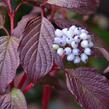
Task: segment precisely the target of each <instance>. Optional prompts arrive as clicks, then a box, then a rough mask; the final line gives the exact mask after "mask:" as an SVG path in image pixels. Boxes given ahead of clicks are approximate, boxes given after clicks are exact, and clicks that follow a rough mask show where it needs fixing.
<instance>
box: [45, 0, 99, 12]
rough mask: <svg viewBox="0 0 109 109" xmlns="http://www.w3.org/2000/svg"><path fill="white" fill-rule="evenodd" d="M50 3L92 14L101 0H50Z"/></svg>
mask: <svg viewBox="0 0 109 109" xmlns="http://www.w3.org/2000/svg"><path fill="white" fill-rule="evenodd" d="M47 2H48V3H49V4H52V5H56V6H60V7H65V8H70V9H73V11H76V12H78V13H80V14H92V13H93V12H95V11H96V8H97V7H98V6H99V2H100V1H99V0H48V1H47Z"/></svg>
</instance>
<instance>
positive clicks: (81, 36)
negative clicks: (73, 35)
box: [80, 33, 89, 40]
mask: <svg viewBox="0 0 109 109" xmlns="http://www.w3.org/2000/svg"><path fill="white" fill-rule="evenodd" d="M80 38H81V39H82V40H86V39H88V38H89V36H88V35H87V34H86V33H81V34H80Z"/></svg>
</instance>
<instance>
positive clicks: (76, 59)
mask: <svg viewBox="0 0 109 109" xmlns="http://www.w3.org/2000/svg"><path fill="white" fill-rule="evenodd" d="M80 62H81V59H80V57H79V56H76V57H75V59H74V64H79V63H80Z"/></svg>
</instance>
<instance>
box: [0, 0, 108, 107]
mask: <svg viewBox="0 0 109 109" xmlns="http://www.w3.org/2000/svg"><path fill="white" fill-rule="evenodd" d="M99 4H100V1H99V0H43V1H42V0H1V1H0V29H1V30H2V32H1V35H2V34H3V36H1V37H0V109H27V104H26V101H25V98H24V94H25V93H27V92H28V91H29V90H30V89H31V88H32V87H33V86H34V85H36V86H37V84H42V85H44V88H43V98H42V108H43V109H47V107H48V104H49V100H50V96H51V93H52V90H53V87H56V88H57V87H58V88H57V90H59V89H61V88H62V86H61V84H60V83H59V78H58V79H56V77H57V74H58V71H59V70H62V71H63V72H64V76H65V77H66V87H67V89H65V90H67V91H69V92H70V93H71V95H72V96H74V97H75V98H76V100H77V102H78V103H79V104H80V106H81V107H84V108H85V109H109V104H108V103H109V80H108V79H107V78H106V77H105V76H104V74H103V73H107V72H109V66H107V68H106V69H102V70H100V71H99V69H95V68H92V67H90V66H88V65H89V64H85V65H83V64H79V65H74V64H73V63H71V64H73V67H72V66H71V68H67V66H66V65H65V64H64V61H65V60H64V58H65V57H64V56H63V57H61V56H58V54H57V53H56V52H55V51H54V50H53V48H52V45H53V42H54V38H55V30H56V29H64V28H69V27H71V26H72V25H76V26H78V27H81V28H86V29H87V30H88V31H89V34H90V35H91V38H92V40H93V42H94V48H93V54H94V55H92V58H93V57H101V58H105V59H106V61H107V62H108V61H109V52H108V49H107V47H106V45H105V43H104V42H103V41H102V40H101V39H100V37H99V36H97V35H96V34H95V33H94V32H93V31H92V30H91V29H90V28H89V27H88V25H87V20H77V19H72V20H71V18H69V16H68V11H69V10H70V11H71V12H72V11H73V12H75V13H77V14H80V16H81V17H83V18H84V16H86V17H87V16H88V17H90V15H92V14H94V13H95V12H96V9H97V8H98V7H99ZM24 5H26V6H27V8H28V9H26V10H30V13H29V14H27V15H24V16H23V17H22V18H20V19H21V20H20V21H19V22H17V26H16V21H17V20H18V19H17V20H16V16H17V14H18V12H19V11H21V10H20V9H21V8H22V7H23V6H24ZM31 8H32V9H31ZM4 12H5V13H4ZM57 14H59V15H57ZM5 18H6V19H8V20H10V27H8V26H7V24H6V23H7V22H6V19H5ZM8 30H10V31H8ZM84 66H85V67H84ZM87 66H88V67H87ZM75 67H76V68H75ZM21 69H22V70H21ZM20 70H21V71H20ZM18 71H20V74H17V73H18ZM99 72H100V73H99ZM46 76H48V77H47V79H48V81H47V80H45V81H44V79H45V78H46ZM15 87H17V88H15ZM21 91H23V93H24V94H23V93H22V92H21Z"/></svg>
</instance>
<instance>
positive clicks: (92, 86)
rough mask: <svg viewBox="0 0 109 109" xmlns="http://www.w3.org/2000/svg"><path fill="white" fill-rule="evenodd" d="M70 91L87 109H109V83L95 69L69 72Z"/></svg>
mask: <svg viewBox="0 0 109 109" xmlns="http://www.w3.org/2000/svg"><path fill="white" fill-rule="evenodd" d="M66 78H67V79H66V80H67V87H68V90H69V91H70V92H71V93H72V94H73V95H74V96H75V97H76V99H77V101H78V102H79V103H80V105H81V106H82V107H84V108H85V109H109V81H108V80H107V79H106V78H105V77H104V76H102V75H101V74H99V73H97V72H96V70H95V69H93V68H78V69H76V70H75V71H73V70H67V74H66Z"/></svg>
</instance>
